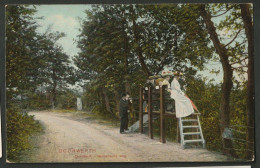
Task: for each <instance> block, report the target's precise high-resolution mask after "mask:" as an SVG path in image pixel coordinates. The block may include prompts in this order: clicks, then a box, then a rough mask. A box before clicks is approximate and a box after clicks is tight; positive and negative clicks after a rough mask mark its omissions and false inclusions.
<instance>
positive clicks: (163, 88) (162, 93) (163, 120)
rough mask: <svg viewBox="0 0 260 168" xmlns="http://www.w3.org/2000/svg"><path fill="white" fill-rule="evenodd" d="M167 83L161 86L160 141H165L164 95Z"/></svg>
mask: <svg viewBox="0 0 260 168" xmlns="http://www.w3.org/2000/svg"><path fill="white" fill-rule="evenodd" d="M164 93H165V85H163V86H162V87H160V128H161V129H160V130H161V131H160V134H161V138H160V142H161V143H165V142H166V140H165V116H164V115H165V108H164V97H165V94H164Z"/></svg>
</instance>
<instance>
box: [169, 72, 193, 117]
mask: <svg viewBox="0 0 260 168" xmlns="http://www.w3.org/2000/svg"><path fill="white" fill-rule="evenodd" d="M180 75H181V73H179V72H175V73H174V79H173V81H172V82H171V90H170V91H171V98H172V99H174V100H175V109H176V118H181V117H187V116H189V115H191V114H192V113H194V109H193V107H192V104H191V101H190V99H189V98H187V97H186V96H185V94H184V92H183V91H182V90H181V88H180V84H179V82H178V80H179V78H180Z"/></svg>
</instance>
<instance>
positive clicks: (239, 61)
mask: <svg viewBox="0 0 260 168" xmlns="http://www.w3.org/2000/svg"><path fill="white" fill-rule="evenodd" d="M246 59H248V57H245V58H243V59H241V60H238V61H236V62H233V63H231V64H230V65H234V64H237V63H241V62H242V61H244V60H246Z"/></svg>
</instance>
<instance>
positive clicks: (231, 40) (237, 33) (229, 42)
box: [224, 29, 242, 48]
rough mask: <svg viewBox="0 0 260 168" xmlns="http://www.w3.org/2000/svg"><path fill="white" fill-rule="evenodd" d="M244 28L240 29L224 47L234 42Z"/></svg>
mask: <svg viewBox="0 0 260 168" xmlns="http://www.w3.org/2000/svg"><path fill="white" fill-rule="evenodd" d="M241 30H242V29H239V31H238V32H237V34H236V35H235V37H234V38H233V39H232V40H231V41H230V42H229V43H227V44H226V45H225V46H224V47H225V48H226V46H228V45H229V44H231V43H233V41H234V40H235V39H236V38H237V36H238V34H239V33H240V32H241Z"/></svg>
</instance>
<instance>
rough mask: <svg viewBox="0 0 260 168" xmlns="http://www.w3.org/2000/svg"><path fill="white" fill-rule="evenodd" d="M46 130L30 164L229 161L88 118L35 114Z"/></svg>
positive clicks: (49, 113) (30, 157) (203, 151)
mask: <svg viewBox="0 0 260 168" xmlns="http://www.w3.org/2000/svg"><path fill="white" fill-rule="evenodd" d="M30 115H35V119H37V120H39V121H40V122H41V123H42V124H43V125H44V127H45V133H44V134H43V135H41V136H40V137H38V138H37V145H38V149H36V150H35V151H34V153H32V154H31V156H28V157H27V161H26V162H183V161H225V160H226V157H225V156H223V155H219V154H216V153H212V152H209V151H207V150H205V149H182V148H181V146H180V144H178V143H171V142H167V143H166V144H161V143H159V142H158V140H156V139H154V140H151V139H149V137H147V136H146V135H143V134H139V133H133V134H119V129H118V128H115V127H111V126H107V125H104V124H98V123H97V122H95V121H93V120H88V118H86V117H85V118H81V119H80V118H73V117H70V116H68V115H64V114H59V113H51V112H31V113H30Z"/></svg>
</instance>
